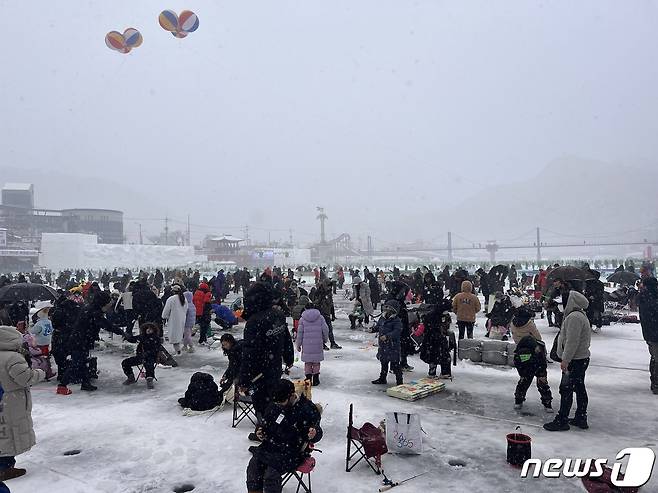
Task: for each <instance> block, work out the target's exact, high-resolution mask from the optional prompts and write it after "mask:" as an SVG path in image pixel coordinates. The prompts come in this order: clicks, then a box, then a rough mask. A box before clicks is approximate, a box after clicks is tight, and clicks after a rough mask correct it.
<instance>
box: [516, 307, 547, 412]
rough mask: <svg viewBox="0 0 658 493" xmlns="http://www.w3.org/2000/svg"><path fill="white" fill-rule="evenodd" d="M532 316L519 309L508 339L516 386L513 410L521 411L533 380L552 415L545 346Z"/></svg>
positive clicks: (525, 309)
mask: <svg viewBox="0 0 658 493" xmlns="http://www.w3.org/2000/svg"><path fill="white" fill-rule="evenodd" d="M534 317H535V312H533V311H532V310H530V309H528V308H525V307H521V308H519V309H518V310H517V311H516V314H515V315H514V318H512V327H511V328H512V338H513V339H514V342H515V343H516V349H515V350H514V367H515V368H516V370H517V372H518V373H519V382H518V384H517V385H516V391H515V392H514V409H517V410H519V409H521V408H522V407H523V403H524V402H525V398H526V394H527V393H528V389H529V388H530V385H532V381H533V380H535V378H536V379H537V390H539V394H540V395H541V402H542V404H543V405H544V410H545V411H546V412H547V413H552V412H553V407H552V404H551V403H552V401H553V395H552V394H551V388H550V386H549V385H548V373H547V366H548V364H547V363H548V360H547V358H546V346H545V345H544V343H543V342H542V339H541V334H540V333H539V331H538V330H537V326H536V325H535V321H534V320H533V319H534Z"/></svg>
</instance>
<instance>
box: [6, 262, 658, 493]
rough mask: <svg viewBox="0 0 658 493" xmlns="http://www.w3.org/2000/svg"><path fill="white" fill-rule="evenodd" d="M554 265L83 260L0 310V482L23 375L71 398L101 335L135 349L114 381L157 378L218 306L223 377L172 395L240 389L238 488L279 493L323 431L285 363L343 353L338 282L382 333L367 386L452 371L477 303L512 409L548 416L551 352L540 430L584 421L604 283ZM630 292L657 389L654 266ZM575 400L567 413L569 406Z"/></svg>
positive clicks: (355, 310)
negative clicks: (250, 425)
mask: <svg viewBox="0 0 658 493" xmlns="http://www.w3.org/2000/svg"><path fill="white" fill-rule="evenodd" d="M558 267H559V266H557V265H555V266H551V267H550V268H549V269H540V270H539V272H538V273H537V274H536V275H534V276H529V275H527V274H526V273H525V272H524V273H522V275H521V277H520V278H519V276H518V273H517V269H516V267H515V266H514V265H512V266H510V267H507V266H495V267H493V268H492V269H490V270H489V271H488V272H487V271H486V270H485V269H483V268H480V269H477V270H476V271H474V272H473V273H469V272H468V271H467V270H466V269H463V268H458V269H455V270H454V271H452V272H451V268H450V266H445V267H444V268H443V269H441V270H438V269H434V268H427V267H423V268H418V269H416V270H415V271H412V272H408V271H405V272H402V271H401V270H400V269H399V268H397V267H394V268H393V269H391V270H390V271H388V272H385V271H384V270H380V269H379V268H376V269H375V270H374V271H370V270H369V269H368V267H365V268H363V269H362V270H361V269H356V268H355V269H349V270H348V271H347V274H348V275H349V276H350V278H351V283H350V286H349V289H344V288H345V284H346V279H345V277H346V272H345V270H344V269H343V268H340V267H337V268H335V269H334V272H333V275H332V276H331V277H330V276H329V275H328V273H327V269H326V268H324V267H322V268H319V267H318V268H316V269H315V270H314V271H313V276H314V278H315V279H314V281H315V282H314V283H313V286H312V287H311V288H310V289H307V286H305V283H304V282H303V281H302V280H301V278H300V277H299V276H298V275H296V273H295V272H294V271H292V270H291V269H288V270H287V271H283V270H282V269H281V268H276V267H274V268H267V269H265V270H264V271H263V272H262V273H261V272H256V275H255V276H254V275H252V273H251V272H250V271H249V270H248V269H247V268H243V269H239V270H236V271H234V272H228V273H227V272H225V271H224V270H220V271H218V272H217V274H216V275H214V276H212V277H211V278H210V279H207V278H205V277H203V276H201V274H200V273H199V272H198V271H196V272H194V271H192V270H187V271H176V270H165V271H164V272H163V271H161V270H159V269H158V270H156V271H155V272H152V273H150V274H149V273H146V272H140V273H139V274H138V275H137V278H136V279H133V278H132V275H133V274H132V273H131V272H125V273H124V274H123V275H121V276H119V275H118V274H117V273H112V275H110V274H102V275H101V276H100V278H99V279H93V278H92V277H90V276H89V275H88V273H85V272H84V271H82V272H64V273H60V274H59V275H58V276H56V277H55V276H52V275H51V276H50V282H52V283H53V284H55V285H56V286H58V297H57V298H56V299H55V300H54V303H51V302H47V301H46V302H38V303H36V304H34V306H33V307H31V308H30V307H29V306H28V304H27V303H24V302H21V301H16V302H13V303H4V304H2V305H0V385H1V387H2V390H3V391H4V397H3V399H2V403H3V409H2V415H3V416H4V421H3V422H2V423H3V424H1V425H0V429H1V428H2V427H15V428H16V429H20V430H25V432H24V433H23V432H21V433H19V434H13V435H12V434H7V433H0V450H2V453H3V456H2V457H0V480H7V479H11V478H13V477H17V476H20V475H22V474H24V473H25V470H24V469H18V468H16V467H15V456H17V455H19V454H21V453H23V452H25V451H26V450H29V449H30V447H32V446H33V445H34V443H35V438H34V432H33V427H32V422H31V398H30V392H29V388H30V386H31V385H33V384H35V383H37V382H39V381H41V380H52V379H56V380H57V383H58V385H57V390H56V392H57V394H59V395H64V396H65V395H70V394H71V393H72V390H71V388H70V386H71V385H73V384H79V385H80V390H81V391H85V392H93V391H96V390H97V386H96V385H95V384H94V383H93V381H94V380H95V379H96V378H97V376H98V372H97V368H96V359H95V358H94V357H93V356H92V355H91V351H92V350H93V348H94V345H95V343H96V342H97V341H98V340H99V339H100V337H101V333H102V332H101V331H106V332H107V333H108V334H110V337H113V336H119V337H121V338H122V340H125V341H127V342H129V343H133V344H136V348H135V353H134V355H133V356H131V357H128V358H126V359H124V360H123V361H122V363H121V367H122V370H123V373H124V374H125V376H126V380H125V381H124V384H125V385H134V384H135V383H136V382H137V380H138V377H139V375H137V377H136V375H135V372H134V368H135V367H138V368H140V369H141V370H143V372H144V374H145V382H146V385H147V388H149V389H153V388H154V386H155V381H156V380H155V377H156V375H155V371H156V367H157V365H158V363H160V364H166V365H170V366H175V365H176V361H175V356H177V355H180V354H182V352H194V351H195V346H197V345H208V344H213V343H214V341H215V338H214V337H213V335H214V334H213V328H212V327H213V324H212V321H213V315H214V316H215V319H214V320H215V322H216V325H217V326H219V327H220V328H221V329H225V330H227V329H230V328H231V327H233V326H234V325H236V324H237V323H239V321H245V322H246V323H245V325H244V331H243V334H242V339H239V338H236V337H235V336H234V335H233V334H231V333H228V332H227V333H224V334H223V335H222V336H221V338H219V341H220V343H221V347H222V349H223V351H224V354H225V355H226V356H227V358H228V363H229V364H228V367H227V369H226V371H225V372H224V374H223V375H222V376H221V378H220V379H219V385H217V383H216V382H215V381H214V378H213V377H212V376H210V377H208V375H207V374H204V373H201V372H198V373H195V374H194V376H193V377H192V380H191V382H190V386H189V388H188V391H187V392H186V393H185V396H184V397H183V398H181V399H180V400H179V403H180V404H181V406H183V407H185V408H190V409H192V410H204V409H209V408H211V407H212V406H216V405H219V404H220V403H221V402H222V401H223V398H224V396H225V395H226V394H227V393H228V392H229V389H231V388H234V387H235V388H237V391H238V392H239V393H241V394H244V395H249V396H250V397H251V402H252V403H253V406H254V410H255V413H256V416H257V421H258V425H257V426H256V429H255V430H254V431H253V432H252V433H250V435H249V438H250V439H251V440H253V441H254V442H258V443H259V445H257V446H255V447H252V449H250V450H251V451H252V453H253V458H252V460H251V462H250V463H249V465H248V468H247V488H248V490H249V491H252V492H258V491H265V492H267V493H273V492H279V491H281V476H282V474H283V473H285V472H288V471H290V470H292V469H294V468H295V467H296V466H297V465H298V464H299V463H300V462H301V461H303V460H304V458H305V457H307V456H308V455H309V454H310V453H311V451H312V449H313V444H314V443H316V442H317V441H319V440H320V439H321V438H322V428H321V425H320V421H321V409H320V408H319V407H318V406H316V405H314V404H313V403H312V402H310V401H309V400H308V399H306V398H305V397H303V396H302V397H299V396H297V394H296V393H295V389H294V386H293V385H292V383H291V382H290V381H289V380H288V379H286V378H285V375H284V373H286V372H288V370H290V368H291V367H292V366H293V363H294V352H295V349H297V351H299V352H301V360H302V361H303V362H304V374H305V376H306V379H307V380H308V381H309V382H310V384H311V385H313V386H318V385H320V370H321V364H322V361H323V360H324V353H325V352H326V351H332V350H340V349H342V348H341V346H340V345H338V344H337V342H336V339H335V336H334V323H335V321H336V307H335V304H334V297H335V296H338V295H339V293H340V294H341V296H344V298H345V299H346V300H349V302H350V303H351V306H350V308H349V310H348V314H347V318H348V319H349V322H350V325H349V330H358V329H362V330H367V331H370V332H372V333H373V334H376V339H377V346H378V351H377V360H378V363H379V367H380V371H379V376H378V378H376V379H375V380H373V381H372V384H374V385H385V384H387V383H388V375H389V374H393V375H394V376H395V383H396V384H397V385H400V384H402V383H404V372H406V371H410V370H412V369H413V367H412V366H411V365H410V360H409V358H410V357H411V356H413V355H415V354H418V355H419V357H420V360H421V361H423V362H424V363H425V364H427V365H428V369H427V373H428V376H430V377H435V378H439V379H451V378H452V377H453V375H452V358H453V357H454V352H455V351H456V350H457V345H458V342H457V341H458V340H460V339H464V338H468V339H471V338H473V336H474V334H473V332H474V325H475V323H476V320H477V317H478V314H480V313H481V312H482V311H484V315H485V317H486V330H487V337H489V338H491V339H499V340H507V339H508V338H511V339H513V341H514V342H515V343H516V350H515V358H514V361H515V367H516V369H517V371H518V374H519V381H518V384H517V386H516V389H515V390H514V394H513V395H514V407H515V408H516V409H521V408H522V406H523V403H524V401H525V399H526V394H527V392H528V389H529V387H530V386H531V385H532V383H533V381H536V385H537V389H538V391H539V394H540V398H541V402H542V404H543V406H544V408H545V409H546V411H547V412H548V413H552V412H553V408H552V400H553V395H552V392H551V388H550V385H549V382H548V372H547V367H548V363H549V361H551V360H552V361H556V362H559V364H560V367H561V370H562V378H561V381H560V384H559V394H560V406H559V409H558V412H557V414H556V415H555V417H554V419H553V420H552V421H550V422H548V423H546V424H545V425H544V428H545V429H546V430H548V431H566V430H568V429H569V428H570V427H571V426H576V427H578V428H581V429H587V428H588V422H587V405H588V396H587V389H586V386H585V376H586V372H587V369H588V366H589V361H590V342H591V336H592V331H593V330H592V329H593V328H594V329H596V327H600V325H599V324H600V323H601V314H602V313H603V299H604V296H605V295H604V293H605V290H604V285H603V283H602V282H601V281H600V279H599V276H597V275H595V274H597V273H595V274H593V275H591V276H588V277H587V279H586V280H584V281H583V280H579V281H576V280H573V279H565V278H561V277H557V276H552V275H551V273H552V271H553V270H554V269H557V268H558ZM582 268H583V269H589V266H583V267H582ZM555 272H558V271H555ZM46 282H48V279H46ZM637 287H638V293H637V296H636V297H635V298H636V302H637V305H638V307H639V313H640V319H641V323H642V331H643V336H644V339H645V340H646V342H647V344H648V347H649V353H650V374H651V386H650V388H651V390H652V392H653V393H654V394H658V364H657V363H656V358H658V282H657V281H656V278H655V277H653V275H652V270H651V269H646V270H644V271H643V272H642V278H641V281H640V283H639V285H638V286H637ZM231 292H233V293H236V294H240V293H241V294H242V296H241V297H238V298H236V299H235V300H234V301H233V302H232V303H231V304H230V306H228V305H227V304H226V303H225V300H226V298H227V297H228V296H229V293H231ZM478 292H479V294H480V295H481V296H482V298H480V297H478ZM481 299H482V300H483V303H482V302H481ZM537 306H539V312H542V311H543V310H545V311H546V314H547V316H548V320H549V324H550V325H555V326H558V327H559V328H560V330H559V333H558V336H557V337H556V338H555V340H554V341H553V344H552V346H551V347H547V344H546V342H545V341H543V340H542V336H541V334H540V332H539V331H538V330H537V327H536V325H535V323H534V319H535V316H536V313H538V311H537V308H536V307H537ZM453 317H454V321H455V322H456V324H455V328H456V329H457V330H456V332H455V331H453V330H452V329H453ZM288 318H290V319H292V326H291V327H289V326H288ZM135 330H137V332H136V333H135ZM195 331H196V333H197V334H198V340H197V341H196V342H195V341H194V339H193V336H194V333H195ZM451 353H452V355H451ZM53 363H54V364H53ZM574 395H575V400H576V410H575V415H574V417H570V414H571V413H570V411H571V408H572V407H573V400H574Z"/></svg>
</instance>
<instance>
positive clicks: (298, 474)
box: [281, 457, 315, 493]
mask: <svg viewBox="0 0 658 493" xmlns="http://www.w3.org/2000/svg"><path fill="white" fill-rule="evenodd" d="M313 469H315V459H314V458H313V457H307V458H306V459H305V460H304V462H302V463H301V464H300V465H299V466H298V467H297V470H295V471H293V472H289V473H286V474H284V476H283V478H282V479H283V481H282V482H281V486H285V485H286V484H288V481H290V480H291V479H292V478H295V479H296V480H297V489H296V490H295V493H299V492H300V490H301V491H303V492H304V493H312V492H311V473H312V472H313ZM304 475H306V480H307V481H306V482H304Z"/></svg>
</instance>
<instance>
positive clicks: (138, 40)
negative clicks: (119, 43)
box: [123, 27, 144, 49]
mask: <svg viewBox="0 0 658 493" xmlns="http://www.w3.org/2000/svg"><path fill="white" fill-rule="evenodd" d="M123 39H125V41H126V46H127V47H128V48H130V49H132V48H138V47H139V46H141V45H142V42H143V41H144V38H142V34H141V33H140V32H139V31H138V30H137V29H135V28H132V27H129V28H128V29H126V30H125V31H124V32H123Z"/></svg>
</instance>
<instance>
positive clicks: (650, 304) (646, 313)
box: [638, 277, 658, 395]
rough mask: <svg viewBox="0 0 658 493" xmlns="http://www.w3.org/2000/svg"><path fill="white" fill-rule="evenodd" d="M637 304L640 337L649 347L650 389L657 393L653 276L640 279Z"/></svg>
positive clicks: (657, 294)
mask: <svg viewBox="0 0 658 493" xmlns="http://www.w3.org/2000/svg"><path fill="white" fill-rule="evenodd" d="M638 306H639V309H640V323H641V324H642V337H644V340H645V341H646V343H647V346H648V347H649V375H650V377H651V391H652V392H653V393H654V394H656V395H658V280H656V278H655V277H645V278H643V279H642V284H641V286H640V294H639V295H638Z"/></svg>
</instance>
